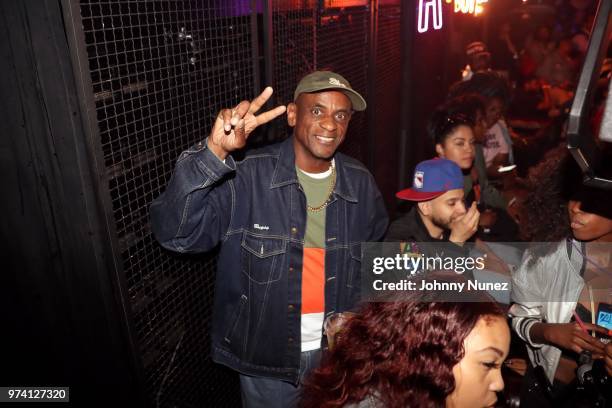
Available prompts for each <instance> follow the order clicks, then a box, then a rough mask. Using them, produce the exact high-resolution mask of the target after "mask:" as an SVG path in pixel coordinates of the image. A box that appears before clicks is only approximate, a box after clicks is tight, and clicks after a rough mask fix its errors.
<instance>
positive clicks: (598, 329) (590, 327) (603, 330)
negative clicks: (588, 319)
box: [584, 323, 608, 334]
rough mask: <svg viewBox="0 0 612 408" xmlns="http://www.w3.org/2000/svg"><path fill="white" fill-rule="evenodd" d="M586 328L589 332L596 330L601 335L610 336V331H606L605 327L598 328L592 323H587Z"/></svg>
mask: <svg viewBox="0 0 612 408" xmlns="http://www.w3.org/2000/svg"><path fill="white" fill-rule="evenodd" d="M584 327H586V328H587V329H588V330H595V331H596V332H598V333H601V334H608V329H606V328H605V327H603V326H598V325H596V324H592V323H585V324H584Z"/></svg>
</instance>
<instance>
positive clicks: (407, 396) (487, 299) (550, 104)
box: [151, 22, 612, 408]
mask: <svg viewBox="0 0 612 408" xmlns="http://www.w3.org/2000/svg"><path fill="white" fill-rule="evenodd" d="M587 24H588V22H587V23H585V27H586V25H587ZM578 37H579V36H577V37H576V38H559V39H558V41H556V42H553V41H552V40H551V32H550V30H549V29H548V28H546V27H540V28H538V29H537V30H536V31H535V32H534V35H533V36H531V37H530V38H529V40H528V41H527V43H526V44H525V47H524V49H522V50H520V49H518V48H517V47H516V46H515V45H514V43H513V41H512V38H511V35H510V27H509V25H507V24H504V25H502V26H501V28H500V35H499V38H497V39H496V45H495V49H504V50H505V53H503V55H499V56H496V55H491V53H490V52H489V51H488V49H487V47H486V45H485V44H484V43H483V42H481V41H479V42H473V43H470V44H469V45H468V48H467V53H468V56H469V58H470V59H471V60H470V66H469V67H468V68H466V71H465V72H464V75H463V78H462V79H461V80H460V81H458V82H457V83H456V84H455V85H453V86H452V87H451V88H450V90H449V93H448V97H447V99H446V100H445V101H444V102H443V103H441V104H440V105H439V106H438V107H437V108H436V109H435V111H434V112H433V113H432V115H431V118H430V120H429V123H428V126H427V132H428V138H429V139H428V140H429V145H430V147H431V152H432V157H431V158H429V159H428V160H424V161H422V162H420V163H419V164H417V166H416V167H415V169H414V171H413V172H412V185H411V187H410V188H407V189H404V190H401V191H399V192H398V193H397V198H398V199H400V200H406V201H408V202H410V203H412V207H411V209H410V210H409V211H408V212H406V213H405V214H400V215H399V216H398V217H396V219H395V220H393V221H392V222H391V223H389V219H388V215H387V211H386V209H385V206H384V204H383V197H382V196H381V193H380V192H379V190H378V188H377V186H376V183H375V180H374V178H373V177H372V175H371V174H370V173H369V171H368V170H367V169H366V168H365V167H364V166H363V165H362V164H361V163H359V162H358V161H356V160H354V159H352V158H350V157H348V156H346V155H344V154H341V153H339V152H337V149H338V147H339V146H340V144H341V143H342V142H343V141H344V138H345V136H346V132H347V129H348V126H349V123H350V120H351V117H352V115H353V114H354V112H355V111H363V110H365V109H366V101H365V99H364V98H363V97H362V96H361V95H360V94H359V93H358V92H357V91H355V90H354V89H353V88H352V87H351V85H350V83H349V82H348V81H347V80H346V78H344V77H342V76H341V75H339V74H337V73H334V72H330V71H317V72H314V73H311V74H309V75H307V76H305V77H304V78H302V80H301V81H300V82H299V83H298V85H297V87H296V90H295V94H294V100H293V101H292V102H291V103H289V104H288V106H286V107H285V106H279V107H277V108H275V109H272V110H270V111H267V112H264V113H261V114H259V115H258V114H257V113H258V111H259V110H260V109H261V108H262V106H263V105H264V104H265V103H266V102H267V100H268V99H269V98H270V96H271V95H272V89H271V88H266V89H265V90H264V91H263V92H262V94H261V95H259V96H258V97H257V98H255V99H254V100H253V101H250V102H249V101H243V102H241V103H240V104H238V105H236V106H235V107H233V108H225V109H222V110H221V111H220V112H219V115H218V116H217V118H216V121H215V123H214V126H213V128H212V130H211V132H210V135H209V136H208V137H207V138H206V139H205V140H203V141H202V142H201V143H198V144H197V145H195V146H193V147H192V148H190V149H188V150H186V151H185V152H183V153H182V154H181V155H180V157H179V158H178V161H177V164H176V168H175V171H174V173H173V176H172V178H171V180H170V182H169V184H168V186H167V188H166V190H165V192H164V193H163V194H162V195H161V196H160V197H158V198H157V199H156V200H155V201H154V202H153V204H152V206H151V217H152V228H153V231H154V233H155V236H156V238H157V239H158V240H159V242H160V243H161V244H162V245H163V246H164V247H166V248H168V249H170V250H173V251H177V252H181V253H188V252H205V251H210V250H212V249H214V248H215V247H217V246H218V247H219V256H218V272H217V276H216V288H215V290H216V292H215V303H214V314H213V323H212V358H213V360H214V361H216V362H218V363H221V364H224V365H226V366H228V367H230V368H232V369H234V370H236V371H237V372H238V373H239V376H240V385H241V393H242V400H243V405H244V406H245V407H266V408H268V407H294V406H304V407H353V408H355V407H358V408H365V407H370V408H374V407H407V406H418V407H439V406H446V407H486V406H494V405H495V404H496V401H497V399H498V397H497V395H498V394H499V393H500V392H501V391H502V390H503V389H504V378H503V376H502V368H503V367H504V361H505V360H506V358H507V357H508V354H509V353H510V343H511V337H512V336H515V337H516V339H518V340H519V341H520V342H521V345H522V346H523V347H524V350H526V353H524V355H525V357H526V359H527V360H528V361H527V369H526V371H525V372H522V373H521V374H522V375H523V380H522V389H521V390H520V393H519V397H520V402H521V406H532V405H533V406H535V405H538V406H541V407H544V406H580V404H582V403H583V402H582V401H583V400H586V401H588V402H587V404H590V403H593V401H595V402H596V403H601V402H602V401H604V402H605V401H607V403H608V404H610V403H612V399H610V396H609V393H610V390H611V389H612V383H610V382H607V383H605V385H604V386H603V387H598V386H597V384H595V385H593V384H591V385H592V387H593V388H588V389H587V390H586V391H584V389H585V388H584V387H586V385H585V384H586V382H585V380H584V378H585V376H587V375H589V376H595V375H597V376H599V377H597V378H598V380H597V381H599V383H601V382H602V381H604V380H605V381H608V380H607V377H606V376H612V344H611V343H610V342H609V340H610V333H611V332H610V328H609V327H604V326H603V323H602V322H601V321H599V324H598V320H597V316H598V313H600V312H602V313H603V314H604V315H605V313H610V314H612V309H611V308H612V290H611V288H612V251H611V248H612V247H611V246H610V243H612V212H611V211H612V210H611V208H612V204H611V203H612V192H611V191H607V190H602V189H597V188H592V187H586V186H583V185H582V182H581V171H580V169H579V168H578V167H577V165H576V164H575V163H574V161H573V159H572V158H571V157H570V156H569V155H568V153H567V149H566V148H565V147H564V143H565V142H564V135H563V131H562V128H561V130H559V131H558V132H556V134H554V135H553V136H551V141H550V143H549V144H548V145H547V147H549V149H548V151H546V152H544V151H542V152H541V154H540V155H539V158H540V160H539V161H537V162H535V163H533V165H532V166H531V168H530V169H517V168H516V164H517V163H528V162H529V160H525V159H524V158H522V157H521V156H522V155H524V154H526V150H525V149H522V148H521V147H520V146H522V144H521V142H517V141H518V140H521V138H523V139H526V138H528V137H527V136H521V135H520V129H519V130H513V129H512V125H511V124H512V119H513V118H512V117H511V115H509V114H508V112H512V107H511V105H512V103H511V101H512V100H513V96H514V95H515V94H516V93H517V88H516V87H514V88H513V86H512V85H511V84H512V82H513V81H514V82H516V83H518V84H519V87H522V88H521V89H520V90H519V93H520V92H523V94H525V93H529V92H532V91H534V90H537V92H541V93H542V96H543V98H542V99H541V100H538V101H537V103H536V104H535V106H536V109H539V110H542V111H544V112H545V116H546V117H547V118H548V119H550V118H555V119H554V120H555V121H557V120H564V119H565V113H564V108H563V107H564V106H566V105H567V102H568V101H569V100H571V97H572V92H573V91H572V90H573V81H575V71H576V66H577V65H578V63H577V62H576V61H578V59H579V58H580V57H579V56H576V55H575V52H577V51H575V50H580V48H578V47H579V44H580V41H579V38H578ZM573 47H574V48H573ZM582 52H584V50H582ZM491 57H493V58H491ZM576 58H578V59H576ZM491 61H495V64H498V67H499V66H503V65H505V66H506V68H507V69H506V71H507V73H506V74H500V73H499V72H496V71H495V70H493V69H492V66H491ZM604 69H606V68H604ZM609 79H610V77H609V74H606V73H605V72H604V73H602V76H601V80H602V83H601V84H600V85H601V87H602V89H603V87H605V88H606V89H607V87H608V83H609ZM517 81H518V82H517ZM530 87H531V88H530ZM513 94H514V95H513ZM523 96H524V95H523ZM598 98H599V103H603V101H605V95H603V96H602V95H598ZM284 114H286V120H287V123H288V125H289V126H290V128H291V129H292V131H291V134H290V135H288V137H287V139H286V140H284V141H283V142H281V143H277V144H274V145H270V146H267V147H264V148H261V149H257V150H255V151H251V152H248V153H247V155H246V156H245V158H244V159H243V160H241V161H239V162H236V161H234V159H233V157H232V153H233V152H235V151H236V150H238V149H242V148H243V147H244V146H245V145H246V141H247V138H248V136H249V135H250V134H251V133H252V132H253V131H254V130H255V129H256V128H257V127H258V126H260V125H262V124H265V123H267V122H269V121H271V120H273V119H275V118H277V117H279V116H281V115H284ZM553 122H554V121H553ZM553 122H550V123H549V124H550V126H553ZM554 123H556V122H554ZM555 126H556V125H555ZM595 127H597V126H595ZM595 127H594V128H595ZM553 129H560V128H559V127H558V126H557V127H553ZM604 148H605V146H604ZM610 158H612V156H610ZM610 163H611V161H610V160H608V161H605V160H604V166H603V167H602V169H601V171H602V172H603V174H604V175H607V176H608V177H610V178H612V171H611V170H612V168H611V166H610ZM517 170H521V172H519V171H517ZM373 241H386V242H387V243H389V245H394V248H397V250H398V251H399V252H405V251H409V250H411V249H412V248H413V247H412V245H415V244H418V243H429V244H432V243H433V244H436V243H444V244H448V245H450V248H451V252H453V253H454V255H455V256H461V255H465V254H467V253H468V252H469V251H471V250H474V251H479V253H484V254H486V255H487V256H486V259H487V260H486V269H487V270H488V271H490V272H491V273H492V274H494V275H495V276H496V279H501V280H504V279H505V280H506V281H508V282H511V283H512V286H511V287H512V292H511V295H510V296H511V298H508V299H505V300H504V299H502V300H500V299H497V298H493V297H492V296H491V295H490V294H489V293H486V292H485V291H477V292H476V293H474V294H473V297H472V298H471V299H470V301H465V302H449V301H443V300H441V299H439V298H438V297H437V296H436V293H435V292H430V293H421V294H419V295H416V294H405V295H403V296H396V297H393V298H390V299H387V301H385V302H366V303H363V302H361V301H360V299H361V298H360V291H361V278H360V274H361V264H362V252H361V243H363V242H373ZM516 241H524V242H525V241H526V242H534V243H535V242H539V244H537V245H536V244H532V245H529V247H528V249H527V250H526V251H525V253H524V254H520V255H518V258H517V255H516V250H517V248H516V247H515V246H513V245H512V244H511V243H512V242H516ZM469 243H473V244H474V247H473V248H471V247H470V246H469V245H468V244H469ZM398 244H399V245H398ZM510 259H512V260H510ZM438 274H439V275H438ZM428 276H429V275H428ZM432 276H436V277H437V278H438V279H439V280H440V281H445V282H456V281H459V280H464V279H470V278H471V277H472V274H471V273H468V274H466V275H465V276H459V275H453V274H448V273H442V272H433V273H432ZM422 278H423V276H419V277H416V278H415V279H416V280H418V279H422ZM594 293H595V295H594ZM338 316H342V317H343V318H342V319H337V321H340V322H341V323H339V324H341V327H339V328H336V329H337V330H335V331H334V333H335V334H332V332H331V331H330V330H324V327H325V326H326V321H329V319H331V318H333V317H338ZM511 329H512V330H511ZM511 332H513V333H514V334H513V335H511ZM332 336H333V338H331V337H332ZM332 344H333V347H331V346H332ZM589 364H590V365H589ZM584 367H588V368H589V369H588V373H587V374H585V372H586V371H585V368H584ZM596 370H599V371H596ZM597 381H595V383H597ZM589 384H590V383H589ZM581 387H582V388H581ZM581 390H582V393H581ZM587 406H588V405H587ZM597 406H604V405H597Z"/></svg>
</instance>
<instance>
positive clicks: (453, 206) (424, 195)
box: [386, 158, 480, 246]
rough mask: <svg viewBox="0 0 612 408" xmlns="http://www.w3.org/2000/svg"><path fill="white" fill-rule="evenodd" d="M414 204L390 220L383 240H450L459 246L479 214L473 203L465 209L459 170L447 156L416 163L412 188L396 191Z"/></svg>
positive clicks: (397, 195)
mask: <svg viewBox="0 0 612 408" xmlns="http://www.w3.org/2000/svg"><path fill="white" fill-rule="evenodd" d="M396 197H397V198H400V199H402V200H408V201H414V202H415V203H416V205H414V206H413V207H412V209H411V210H410V211H409V212H408V213H407V214H406V215H404V216H402V217H400V218H399V219H397V220H395V221H394V222H393V223H391V225H390V227H389V230H388V232H387V236H386V241H393V242H396V241H400V242H437V241H439V242H452V243H454V244H457V245H460V246H462V245H463V244H464V243H465V242H466V241H467V240H468V239H470V238H471V237H472V235H474V233H475V232H476V230H477V229H478V220H479V218H480V213H479V212H478V209H477V208H476V203H472V206H471V207H470V208H469V209H467V210H466V208H465V204H464V201H463V199H464V197H463V173H462V172H461V169H460V168H459V166H457V165H456V164H455V163H454V162H452V161H450V160H447V159H439V158H436V159H432V160H426V161H423V162H421V163H419V164H418V165H417V166H416V169H415V170H414V177H413V183H412V187H411V188H408V189H405V190H402V191H400V192H398V193H397V194H396Z"/></svg>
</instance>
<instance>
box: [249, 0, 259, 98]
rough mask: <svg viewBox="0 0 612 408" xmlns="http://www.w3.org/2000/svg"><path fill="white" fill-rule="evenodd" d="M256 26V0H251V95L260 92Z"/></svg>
mask: <svg viewBox="0 0 612 408" xmlns="http://www.w3.org/2000/svg"><path fill="white" fill-rule="evenodd" d="M257 28H258V27H257V0H251V52H252V55H251V60H252V62H253V95H259V93H260V92H261V70H260V67H259V64H260V60H259V33H258V30H257Z"/></svg>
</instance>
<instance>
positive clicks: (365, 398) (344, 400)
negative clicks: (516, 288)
mask: <svg viewBox="0 0 612 408" xmlns="http://www.w3.org/2000/svg"><path fill="white" fill-rule="evenodd" d="M417 284H419V283H417ZM422 296H429V297H430V299H427V298H422V299H417V298H416V297H415V296H414V295H413V297H412V298H411V299H405V300H403V301H401V300H400V301H395V302H381V303H369V304H366V305H365V306H364V307H363V309H362V310H361V312H360V313H358V314H356V315H355V316H353V317H352V318H350V319H349V320H348V321H347V322H346V323H345V326H344V327H343V328H342V330H341V331H340V333H339V334H338V335H337V337H336V338H335V346H334V348H333V349H332V350H330V351H329V354H328V355H326V357H325V358H324V361H323V364H322V365H321V366H320V367H319V368H318V369H316V370H315V371H314V372H313V374H312V376H311V377H310V379H309V380H307V382H306V383H307V385H306V388H305V392H304V400H303V405H302V406H303V407H306V408H311V407H313V408H314V407H317V408H320V407H322V408H326V407H327V408H328V407H353V408H380V407H385V408H394V407H398V408H399V407H401V408H405V407H443V406H446V407H456V408H463V407H465V408H476V407H486V406H492V405H493V404H495V402H496V399H497V397H496V392H499V391H501V390H502V389H503V388H504V381H503V379H502V376H501V365H502V363H503V362H504V360H505V358H506V356H507V354H508V348H509V343H510V332H509V328H508V324H507V322H506V318H505V313H504V311H503V310H502V309H501V308H500V307H499V306H498V305H497V304H496V303H495V302H493V301H492V300H491V298H490V297H488V296H487V295H486V294H484V293H480V292H473V296H474V297H473V298H472V299H470V300H473V301H476V302H440V301H431V299H433V298H434V296H437V295H435V294H432V293H428V294H423V295H422Z"/></svg>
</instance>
